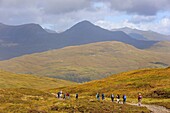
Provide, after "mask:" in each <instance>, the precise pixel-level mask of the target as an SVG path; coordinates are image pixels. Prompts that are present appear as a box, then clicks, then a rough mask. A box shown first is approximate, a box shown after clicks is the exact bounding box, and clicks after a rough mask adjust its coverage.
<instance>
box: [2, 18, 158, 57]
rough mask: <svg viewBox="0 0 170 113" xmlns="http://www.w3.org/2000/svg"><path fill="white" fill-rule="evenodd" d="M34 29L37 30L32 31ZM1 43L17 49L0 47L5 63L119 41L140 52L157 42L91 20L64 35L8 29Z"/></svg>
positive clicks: (38, 29) (37, 29)
mask: <svg viewBox="0 0 170 113" xmlns="http://www.w3.org/2000/svg"><path fill="white" fill-rule="evenodd" d="M33 26H36V27H34V28H32V27H33ZM84 26H86V27H84ZM14 28H17V29H14ZM0 40H3V41H4V42H7V43H15V44H17V46H15V47H1V46H0V53H2V54H1V55H0V60H6V59H10V58H14V57H17V56H21V55H24V54H31V53H36V52H43V51H47V50H52V49H59V48H63V47H66V46H74V45H83V44H88V43H94V42H103V41H120V42H124V43H127V44H131V45H133V46H135V47H137V48H141V49H144V48H149V47H150V46H152V45H153V44H155V43H157V41H140V40H136V39H133V38H131V37H130V36H128V35H127V34H125V33H124V32H120V31H115V32H113V31H109V30H106V29H103V28H101V27H99V26H96V25H94V24H92V23H90V22H88V21H82V22H80V23H77V24H75V25H73V26H72V27H71V28H70V29H68V30H66V31H65V32H62V33H48V32H46V31H45V30H44V29H43V28H42V27H41V26H40V25H37V24H25V25H20V26H17V27H16V26H15V27H8V29H4V30H3V29H1V30H0Z"/></svg>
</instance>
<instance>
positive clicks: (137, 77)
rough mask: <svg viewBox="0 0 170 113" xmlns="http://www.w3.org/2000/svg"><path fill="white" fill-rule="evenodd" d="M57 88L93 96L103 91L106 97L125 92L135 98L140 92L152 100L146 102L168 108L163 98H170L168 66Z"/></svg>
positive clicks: (167, 103) (169, 71)
mask: <svg viewBox="0 0 170 113" xmlns="http://www.w3.org/2000/svg"><path fill="white" fill-rule="evenodd" d="M54 90H56V89H54ZM54 90H51V92H53V91H54ZM58 90H63V91H66V92H70V93H79V94H81V95H89V96H94V95H95V94H96V93H97V92H99V93H105V95H106V96H107V97H109V96H110V94H112V93H113V94H115V95H116V94H121V96H122V95H123V94H126V95H127V97H128V98H135V99H136V98H137V96H138V93H139V92H141V93H142V96H143V97H144V98H151V99H153V100H154V101H145V102H146V103H154V104H158V105H164V106H165V107H168V108H169V105H170V103H169V102H167V101H164V100H165V99H168V98H170V68H165V69H143V70H135V71H130V72H125V73H120V74H115V75H112V76H110V77H107V78H105V79H101V80H96V81H91V82H87V83H84V84H80V85H75V86H72V87H62V88H58ZM155 100H159V101H155Z"/></svg>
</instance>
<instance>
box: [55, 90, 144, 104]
mask: <svg viewBox="0 0 170 113" xmlns="http://www.w3.org/2000/svg"><path fill="white" fill-rule="evenodd" d="M56 97H57V98H62V99H70V94H69V93H63V92H62V91H59V92H58V93H57V94H56ZM75 98H76V100H77V99H78V98H79V95H78V93H76V94H75ZM96 98H97V100H98V101H100V94H99V93H97V94H96ZM110 98H111V101H112V102H114V100H115V98H116V101H117V103H120V98H121V96H120V94H117V95H116V97H115V96H114V94H111V95H110ZM126 98H127V97H126V95H125V94H124V95H123V96H122V100H123V104H125V103H126ZM101 99H102V100H105V94H104V93H102V94H101ZM141 101H142V95H141V93H139V94H138V105H139V106H141Z"/></svg>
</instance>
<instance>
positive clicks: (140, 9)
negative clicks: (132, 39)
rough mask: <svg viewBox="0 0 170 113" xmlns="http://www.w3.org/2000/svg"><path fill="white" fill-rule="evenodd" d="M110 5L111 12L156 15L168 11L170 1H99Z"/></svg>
mask: <svg viewBox="0 0 170 113" xmlns="http://www.w3.org/2000/svg"><path fill="white" fill-rule="evenodd" d="M101 1H103V2H106V1H107V2H108V3H110V6H111V8H112V9H113V10H117V11H124V12H126V13H129V14H138V15H146V16H148V15H156V14H157V13H158V12H159V11H163V10H170V0H101Z"/></svg>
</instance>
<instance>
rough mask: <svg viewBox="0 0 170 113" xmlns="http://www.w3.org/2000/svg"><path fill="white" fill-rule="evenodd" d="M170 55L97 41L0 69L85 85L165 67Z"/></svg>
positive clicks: (11, 62)
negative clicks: (112, 77) (124, 73)
mask: <svg viewBox="0 0 170 113" xmlns="http://www.w3.org/2000/svg"><path fill="white" fill-rule="evenodd" d="M169 56H170V54H168V53H159V52H151V51H148V50H140V49H137V48H135V47H133V46H130V45H128V44H124V43H121V42H115V41H111V42H100V43H93V44H87V45H81V46H73V47H66V48H63V49H58V50H52V51H47V52H43V53H37V54H31V55H25V56H21V57H17V58H14V59H11V60H7V61H1V62H0V68H2V69H4V70H7V71H11V72H16V73H26V74H36V75H39V76H48V77H55V78H61V79H65V80H71V81H76V82H84V81H90V80H95V79H100V78H104V77H106V76H109V75H111V74H114V73H119V72H124V71H128V70H134V69H140V68H155V67H156V68H157V67H167V66H169V65H170V57H169Z"/></svg>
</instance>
